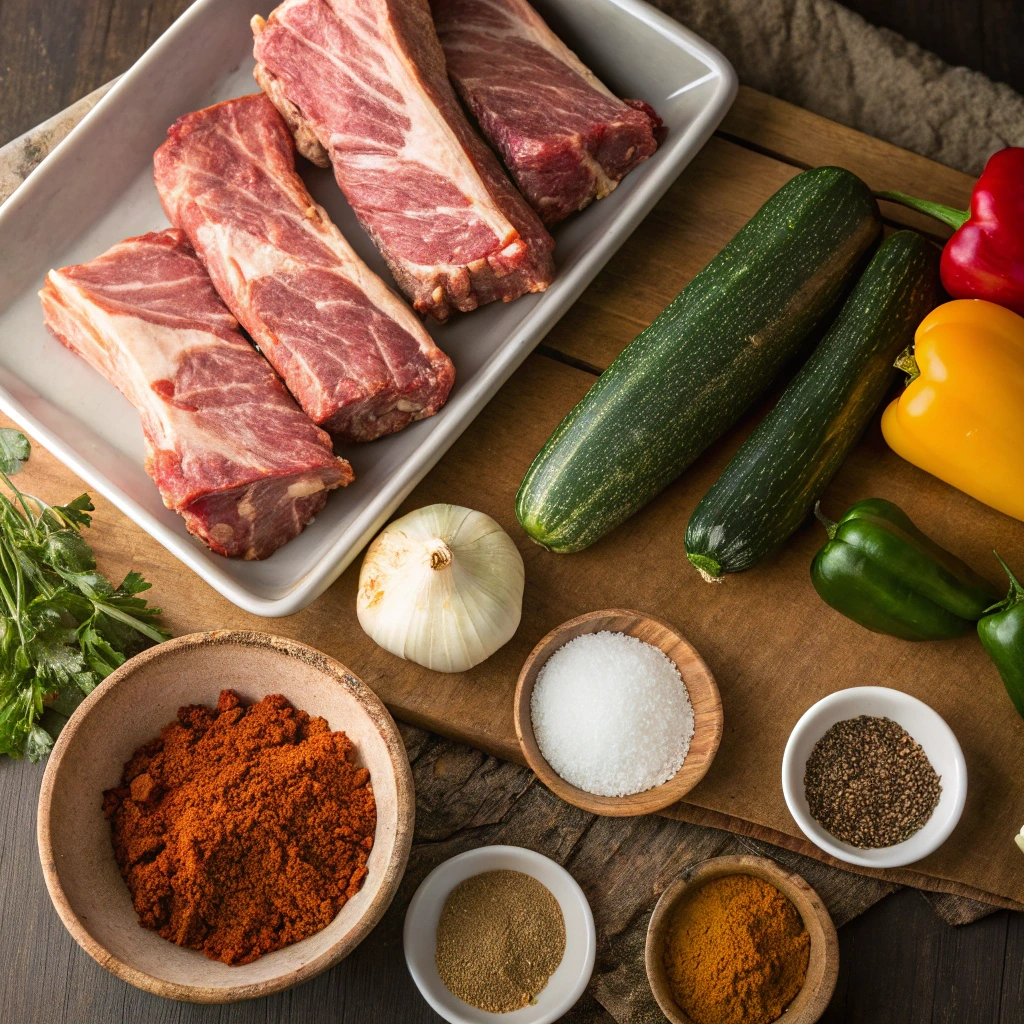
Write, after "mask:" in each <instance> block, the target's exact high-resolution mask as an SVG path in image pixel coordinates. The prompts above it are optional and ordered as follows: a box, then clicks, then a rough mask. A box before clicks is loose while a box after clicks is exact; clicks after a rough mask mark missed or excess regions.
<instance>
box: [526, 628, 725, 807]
mask: <svg viewBox="0 0 1024 1024" xmlns="http://www.w3.org/2000/svg"><path fill="white" fill-rule="evenodd" d="M602 633H603V634H605V637H607V634H625V636H621V635H620V636H618V637H616V638H615V640H614V642H613V643H610V644H608V643H606V642H605V638H603V637H600V636H594V637H592V638H590V639H588V640H587V641H586V642H585V643H583V644H577V645H573V644H572V643H571V642H572V641H575V640H576V639H577V638H579V637H587V636H590V635H591V634H602ZM633 639H635V640H636V641H637V644H635V645H634V644H633V643H631V642H626V641H627V640H633ZM639 641H643V643H639ZM559 651H562V657H560V658H558V659H557V661H556V660H555V656H556V653H557V652H559ZM567 658H568V661H567V660H566V659H567ZM549 662H551V666H550V667H551V671H550V672H549V673H548V674H547V675H546V676H545V679H546V682H545V683H544V684H543V686H542V685H541V675H542V673H543V672H544V669H545V668H546V667H547V666H548V664H549ZM573 663H575V664H576V670H575V672H574V673H570V674H568V675H567V674H566V673H565V671H564V670H565V669H566V667H567V666H571V665H572V664H573ZM673 670H674V671H673ZM626 675H631V676H632V681H631V683H630V685H624V684H623V678H624V676H626ZM538 686H539V687H540V688H541V694H540V695H539V696H538V699H537V703H536V710H537V714H536V717H537V725H538V728H537V729H536V730H535V728H534V713H533V707H534V701H533V695H534V692H535V689H536V688H537V687H538ZM545 690H546V691H547V692H546V694H545ZM624 697H625V698H628V699H624ZM514 716H515V726H516V735H517V736H518V738H519V745H520V748H521V749H522V752H523V756H524V757H525V759H526V761H527V763H528V764H529V765H530V767H531V768H532V769H533V770H534V772H535V773H536V774H537V777H538V778H539V779H540V781H541V782H543V783H544V785H545V786H547V788H548V789H550V790H551V791H552V792H553V793H555V794H556V795H557V796H560V797H561V798H562V799H563V800H565V801H566V802H568V803H571V804H574V805H575V806H577V807H581V808H583V809H584V810H586V811H590V812H592V813H594V814H606V815H612V816H626V815H635V814H651V813H654V812H656V811H660V810H662V809H663V808H665V807H668V806H669V805H671V804H673V803H675V802H676V801H678V800H680V799H682V797H684V796H685V795H686V794H687V793H688V792H689V791H690V790H691V789H692V788H693V787H694V786H695V785H696V784H697V783H698V782H699V781H700V780H701V779H702V778H703V777H704V775H705V773H706V772H707V770H708V768H709V767H710V766H711V762H712V760H713V759H714V756H715V753H716V752H717V750H718V744H719V742H720V740H721V737H722V702H721V698H720V697H719V694H718V687H717V686H716V684H715V679H714V676H713V675H712V674H711V672H710V670H709V669H708V667H707V665H705V664H704V661H703V660H702V659H701V657H700V655H699V654H698V653H697V651H696V650H695V649H694V648H693V646H692V645H691V644H690V643H688V642H687V641H686V640H685V639H684V638H683V636H681V635H680V633H679V632H678V631H677V630H676V629H675V628H673V627H672V626H671V625H669V624H668V623H666V622H662V621H661V620H659V619H655V618H653V617H651V616H649V615H644V614H642V613H641V612H636V611H630V610H628V609H620V608H612V609H604V610H602V611H595V612H589V613H587V614H586V615H581V616H579V617H578V618H576V619H571V620H570V621H568V622H565V623H563V624H562V625H561V626H558V627H557V628H556V629H553V630H552V631H551V632H550V633H548V635H547V636H545V637H544V638H543V639H542V640H541V641H540V643H538V644H537V646H536V647H535V648H534V649H533V651H532V652H531V654H530V656H529V657H528V658H527V659H526V662H525V664H524V665H523V668H522V670H521V671H520V673H519V681H518V683H517V685H516V694H515V704H514ZM538 734H539V735H538ZM542 742H543V744H544V747H545V748H546V750H547V752H548V753H549V754H550V757H551V759H552V760H551V761H549V760H548V757H547V756H545V752H544V751H542V747H541V743H542ZM680 758H681V759H682V764H681V766H680V767H678V770H674V769H675V767H676V765H677V764H678V763H679V759H680ZM552 762H554V764H557V765H558V766H559V768H560V769H561V771H563V772H564V773H565V775H566V776H570V777H572V778H573V779H575V780H578V781H579V782H582V783H584V785H586V786H591V787H593V788H594V789H603V790H605V791H606V792H611V793H622V794H626V795H603V794H600V793H594V792H590V791H588V790H587V789H585V788H583V786H581V785H578V784H576V783H575V782H573V781H568V780H567V778H563V776H562V775H560V774H559V771H558V770H556V767H554V765H553V763H552ZM636 762H639V764H638V763H636ZM673 770H674V773H673ZM666 777H667V778H666Z"/></svg>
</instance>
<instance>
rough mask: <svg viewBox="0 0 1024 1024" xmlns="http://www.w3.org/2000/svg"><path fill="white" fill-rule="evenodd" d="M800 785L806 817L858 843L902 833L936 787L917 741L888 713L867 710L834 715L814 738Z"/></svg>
mask: <svg viewBox="0 0 1024 1024" xmlns="http://www.w3.org/2000/svg"><path fill="white" fill-rule="evenodd" d="M804 789H805V792H806V794H807V803H808V806H809V809H810V812H811V817H813V818H814V820H815V821H816V822H818V824H819V825H821V826H822V828H825V829H827V830H828V831H829V832H830V833H831V834H832V835H834V836H835V837H836V839H839V840H841V841H842V842H844V843H849V844H850V845H851V846H857V847H860V848H861V849H865V850H872V849H878V848H880V847H884V846H895V845H896V844H897V843H902V842H904V841H905V840H907V839H909V838H910V837H911V836H912V835H913V834H914V833H915V832H917V831H918V830H919V829H920V828H921V827H922V826H923V825H924V824H925V822H927V821H928V819H929V818H930V817H931V816H932V812H933V811H934V810H935V806H936V804H938V802H939V796H940V795H941V793H942V785H941V783H940V781H939V776H938V775H937V774H936V773H935V769H934V768H933V767H932V765H931V762H930V761H929V760H928V755H927V754H925V752H924V750H923V749H922V747H921V745H920V744H919V743H918V742H916V741H915V740H914V738H913V737H912V736H911V735H910V734H909V733H908V732H907V731H906V730H905V729H904V728H903V727H902V726H900V725H898V724H897V723H896V722H894V721H892V720H891V719H889V718H873V717H870V716H868V715H860V716H859V717H857V718H848V719H846V720H845V721H842V722H836V724H835V725H833V726H832V728H831V729H829V730H828V732H826V733H825V735H824V736H822V737H821V739H820V740H818V742H817V743H815V745H814V749H813V750H812V751H811V756H810V757H809V758H808V759H807V765H806V767H805V768H804Z"/></svg>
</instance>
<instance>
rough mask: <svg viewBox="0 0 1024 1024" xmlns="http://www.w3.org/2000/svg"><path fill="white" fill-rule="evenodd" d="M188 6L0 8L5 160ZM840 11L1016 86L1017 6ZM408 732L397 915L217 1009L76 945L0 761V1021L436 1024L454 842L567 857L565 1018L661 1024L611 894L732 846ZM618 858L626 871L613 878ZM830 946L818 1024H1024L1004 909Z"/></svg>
mask: <svg viewBox="0 0 1024 1024" xmlns="http://www.w3.org/2000/svg"><path fill="white" fill-rule="evenodd" d="M185 6H187V2H186V0H152V2H145V0H0V40H2V43H3V51H4V52H3V59H2V61H0V90H2V94H3V96H4V99H5V103H4V104H3V105H2V107H0V144H2V143H3V142H6V141H7V140H9V139H10V138H13V137H14V136H16V135H18V134H20V133H21V132H22V131H24V130H27V129H28V128H29V127H31V126H32V125H34V124H36V123H38V122H39V121H41V120H43V119H45V118H46V117H48V116H50V115H52V114H54V113H56V112H57V111H58V110H60V109H62V108H63V107H64V106H66V105H67V104H68V103H69V102H71V101H72V100H74V99H76V98H77V97H79V96H81V95H83V94H85V93H86V92H88V91H90V90H91V89H92V88H94V87H95V86H97V85H99V84H101V83H102V82H103V81H106V80H107V79H109V78H110V77H112V76H114V75H116V74H118V73H120V72H121V71H123V70H124V69H125V68H127V67H128V66H129V65H130V63H131V62H132V61H133V60H134V59H135V58H136V57H137V56H138V54H139V53H141V52H142V50H144V49H145V47H146V46H148V45H149V44H150V43H151V42H152V41H153V40H154V39H155V38H156V36H157V35H159V34H160V32H161V31H162V30H163V29H164V28H165V27H166V25H167V24H168V23H169V22H170V20H172V19H173V17H175V16H176V15H177V14H178V13H180V11H181V10H182V9H184V7H185ZM848 6H851V7H854V8H855V9H859V10H861V11H862V13H864V14H866V15H867V16H868V17H869V18H872V20H876V21H878V22H879V23H883V24H888V25H890V26H891V27H897V28H900V29H901V30H902V31H904V32H905V33H907V34H908V35H911V36H913V35H914V31H915V26H918V27H919V31H920V34H918V35H917V38H918V39H919V40H920V41H921V42H922V43H924V44H925V45H928V46H930V47H931V48H932V49H935V50H936V51H937V52H939V53H941V54H943V55H944V56H946V57H947V58H949V59H952V60H954V61H963V62H968V63H973V64H974V66H976V67H978V68H979V69H981V70H985V71H986V72H988V73H989V74H991V75H992V76H993V77H996V78H1003V79H1011V78H1012V75H1013V73H1015V72H1016V73H1018V74H1019V73H1021V71H1022V65H1021V61H1020V59H1019V54H1020V52H1021V50H1022V46H1024V42H1022V40H1021V38H1020V16H1019V11H1020V4H1019V3H1018V0H984V2H982V0H973V2H968V0H941V2H940V0H928V2H925V0H916V2H915V0H887V2H886V3H885V4H879V3H875V2H874V0H854V2H851V3H849V4H848ZM1007 12H1008V13H1007ZM900 19H903V20H902V21H901V20H900ZM986 26H987V27H986ZM929 33H931V34H929ZM1015 33H1016V35H1015ZM958 48H959V49H958ZM1000 54H1004V55H1005V57H1001V56H1000ZM1000 61H1003V63H1002V64H1000V63H999V62H1000ZM1002 68H1006V69H1007V70H1006V71H1003V70H1001V69H1002ZM1018 87H1020V83H1018ZM407 736H409V737H410V742H411V746H412V749H411V753H412V756H413V760H414V765H415V767H416V773H417V790H418V794H419V810H420V825H419V827H418V830H417V847H416V851H415V853H414V856H413V860H412V862H411V864H410V871H409V875H408V878H407V879H406V882H405V884H404V886H403V891H402V893H401V894H400V896H399V898H398V899H397V900H396V904H395V906H394V908H393V909H392V911H391V912H389V914H388V915H387V917H386V918H385V921H384V922H383V923H382V925H381V926H380V927H378V929H376V931H375V932H374V933H373V935H372V936H371V937H370V939H369V940H368V941H367V942H366V943H364V944H363V946H362V947H361V948H360V949H359V950H358V951H357V953H356V954H355V955H354V956H353V957H351V958H350V959H349V960H347V961H346V962H345V963H343V964H341V965H339V967H337V968H335V969H334V970H332V971H330V972H328V974H326V975H324V976H323V977H321V978H320V979H317V980H316V981H314V982H312V983H310V984H308V985H305V986H303V987H301V988H299V989H295V990H292V991H291V992H288V993H284V994H283V995H281V996H277V997H273V998H271V999H268V1000H261V1001H259V1002H256V1003H250V1004H242V1005H236V1006H234V1007H225V1008H216V1007H193V1006H188V1005H185V1004H176V1003H170V1002H167V1001H164V1000H160V999H157V998H155V997H150V996H147V995H145V994H143V993H140V992H137V991H135V990H134V989H131V988H130V987H128V986H126V985H124V984H122V983H121V982H119V981H117V980H116V979H114V978H113V977H111V976H109V975H108V974H106V972H104V971H103V970H102V969H101V968H99V967H98V966H97V965H95V964H94V963H93V962H92V961H91V960H89V959H88V957H86V956H85V955H84V954H82V953H81V952H80V951H79V950H78V949H77V947H75V946H74V944H73V942H72V941H71V939H70V938H69V937H68V936H67V934H66V933H65V932H64V930H63V928H62V927H61V925H60V923H59V921H58V919H57V917H56V915H55V914H54V912H53V911H52V908H51V907H50V904H49V900H48V898H47V897H46V893H45V889H44V886H43V882H42V875H41V872H40V869H39V865H38V861H37V858H36V853H35V837H34V829H33V827H32V823H33V808H34V804H35V794H36V792H37V790H38V784H39V779H40V777H41V767H40V766H32V765H28V764H24V763H11V762H8V763H6V764H2V765H0V816H2V818H3V827H2V831H0V893H2V896H0V1007H2V1009H0V1020H2V1021H4V1022H5V1024H8V1022H9V1024H23V1022H24V1024H28V1022H30V1021H32V1022H36V1021H38V1022H41V1024H51V1022H58V1021H60V1022H63V1021H67V1022H69V1024H70V1022H74V1024H80V1022H81V1024H92V1022H97V1024H99V1022H107V1021H133V1022H134V1021H154V1022H156V1021H160V1022H164V1021H167V1022H170V1021H190V1022H191V1021H196V1022H199V1021H238V1022H243V1021H244V1022H256V1021H267V1022H270V1021H275V1022H277V1021H280V1022H285V1021H300V1020H301V1021H310V1022H313V1021H318V1020H323V1021H353V1022H355V1021H366V1022H378V1021H380V1022H385V1021H403V1022H405V1021H408V1022H419V1021H435V1020H439V1019H440V1018H438V1017H436V1015H434V1014H433V1013H432V1012H431V1011H430V1010H429V1009H428V1008H427V1006H426V1004H425V1003H424V1002H423V1001H422V1000H421V999H420V998H419V996H418V994H417V993H416V991H415V988H414V986H413V984H412V982H411V980H410V979H409V977H408V975H407V972H406V970H405V966H404V962H403V957H402V953H401V920H402V915H403V913H404V907H405V905H406V904H407V902H408V898H409V896H410V895H411V893H412V891H413V889H414V888H415V885H416V884H418V881H419V880H420V879H422V877H423V876H424V875H425V874H426V872H427V871H428V870H429V869H430V867H432V866H433V865H434V864H436V863H438V862H440V860H442V859H444V858H445V857H447V856H450V855H451V854H452V853H455V852H458V851H459V850H460V849H464V848H466V846H467V844H468V845H477V844H479V843H483V842H500V841H507V842H521V843H522V844H523V845H530V846H534V847H535V848H539V849H542V850H544V852H548V853H549V854H551V855H555V856H556V857H557V859H559V860H562V861H569V862H570V866H571V867H572V869H573V870H574V873H575V874H577V876H578V877H580V878H581V879H587V880H588V881H586V882H585V883H584V884H585V887H587V888H588V895H589V896H590V897H591V899H592V901H593V902H594V903H595V906H598V907H606V908H608V911H607V912H606V916H608V917H610V918H611V919H610V920H603V921H602V922H601V928H602V935H603V939H602V955H601V958H600V961H599V963H598V970H597V974H598V976H597V983H596V987H595V988H596V992H597V993H598V996H599V998H598V996H595V994H594V993H593V992H592V993H588V995H587V996H586V997H585V998H584V1000H582V1001H581V1003H580V1004H579V1005H578V1006H577V1008H576V1009H575V1010H574V1011H573V1013H572V1014H571V1015H570V1018H569V1019H570V1020H572V1021H576V1022H583V1021H587V1022H594V1024H597V1022H601V1024H606V1022H607V1024H610V1022H611V1021H612V1020H613V1019H618V1020H622V1021H625V1020H627V1019H628V1020H633V1019H635V1020H655V1019H657V1017H655V1016H652V1015H651V1013H650V1007H649V1005H646V1004H644V1003H643V999H642V993H641V998H640V1004H637V1005H633V1004H632V1003H631V1002H630V999H631V995H630V993H635V992H636V991H637V990H638V987H637V986H636V985H635V984H632V982H633V981H635V979H631V978H627V977H625V976H624V974H623V972H622V971H621V970H620V969H619V966H618V965H619V964H620V963H624V962H629V961H632V960H635V957H634V956H633V955H632V954H633V953H635V952H638V950H637V949H634V947H635V946H636V944H637V942H638V941H639V937H640V936H641V935H642V932H643V924H644V921H645V920H646V911H645V910H644V909H643V908H644V907H645V906H646V908H647V911H649V905H648V904H649V903H650V898H651V897H653V895H654V893H655V892H656V891H657V888H658V886H659V885H662V884H664V882H665V881H667V879H666V878H657V877H649V878H648V877H643V878H642V883H643V885H644V887H645V893H644V898H642V899H630V900H625V899H619V900H618V901H616V900H615V899H613V898H612V896H613V893H614V891H615V890H617V889H622V888H628V887H629V886H631V885H635V884H637V883H636V881H635V878H634V876H643V872H642V871H637V870H636V865H637V864H638V863H641V862H642V853H643V852H645V851H648V850H649V849H651V848H652V846H654V845H657V844H661V846H662V847H663V848H669V847H670V848H672V849H676V848H678V849H679V851H680V854H679V858H678V860H677V862H676V863H675V864H674V865H672V871H673V872H674V871H675V870H678V869H679V868H680V867H682V866H684V865H685V864H686V863H689V862H691V861H693V860H694V859H699V858H701V857H706V856H709V855H713V854H714V853H717V852H734V847H735V846H736V844H741V845H743V844H742V843H741V841H740V840H736V839H734V838H732V837H730V836H728V835H726V834H724V833H713V832H711V831H710V830H707V829H699V830H698V829H696V828H695V827H694V826H687V825H684V824H682V823H679V822H658V821H657V820H652V821H651V822H650V823H647V824H635V825H629V824H626V823H614V824H613V823H609V822H606V821H602V820H596V821H595V820H594V819H592V818H591V817H590V816H589V815H581V816H580V820H576V814H575V812H574V811H573V810H572V809H571V808H570V809H566V808H565V805H559V804H557V802H553V799H552V798H551V797H550V796H549V795H548V794H546V791H544V790H543V789H542V788H541V787H539V786H537V785H536V784H533V783H531V782H530V778H529V775H528V773H524V772H523V769H521V768H517V767H516V766H513V765H505V764H502V763H500V762H496V761H494V760H493V759H490V758H484V757H483V756H482V755H479V754H476V753H475V752H473V751H469V750H468V749H467V748H461V747H459V746H458V745H457V744H440V743H436V741H433V740H432V739H431V738H430V737H428V736H427V735H426V734H422V733H415V732H409V733H407ZM513 811H514V812H515V813H513ZM630 846H633V847H634V850H633V852H634V854H635V856H634V857H633V858H632V859H630V860H629V864H630V870H629V871H628V872H624V871H623V863H624V861H625V860H626V858H625V857H624V854H625V853H626V852H627V851H628V849H629V847H630ZM798 869H799V870H802V871H805V872H806V873H807V875H808V877H809V879H810V880H811V881H812V884H815V885H817V886H819V888H820V889H821V890H822V894H823V896H825V898H826V902H828V903H829V906H830V909H832V911H833V914H834V915H835V916H836V917H837V920H838V921H842V920H844V919H845V918H846V917H849V916H850V915H851V914H852V913H856V912H857V910H858V909H859V908H860V906H864V905H868V904H869V903H871V902H872V901H873V899H877V894H869V893H868V892H867V891H866V890H864V889H863V888H858V886H863V885H866V884H868V883H867V882H866V880H860V881H859V882H855V881H850V882H845V881H844V882H843V883H842V884H839V883H836V882H835V880H834V879H835V876H840V877H841V878H842V879H843V880H846V879H853V878H854V876H848V875H840V873H836V872H833V873H831V875H829V874H826V873H825V872H826V871H827V869H824V868H821V866H820V865H814V864H813V863H811V862H803V863H801V864H800V866H799V868H798ZM664 870H665V868H664V864H662V868H661V871H662V872H664ZM818 871H821V872H822V873H821V874H820V876H818V877H816V876H815V874H814V873H815V872H818ZM872 884H875V883H872ZM829 886H832V887H833V888H832V890H831V891H829V890H828V888H827V887H829ZM844 886H849V888H844ZM606 890H607V891H606ZM616 906H618V907H620V908H621V907H627V906H633V907H635V908H637V909H635V910H634V912H633V914H632V917H631V918H630V919H629V920H616V919H615V915H614V914H612V913H610V911H611V909H612V908H614V907H616ZM840 945H841V951H842V968H841V974H840V981H839V986H838V988H837V992H836V996H835V998H834V1000H833V1003H832V1005H831V1006H830V1008H829V1010H828V1012H827V1014H826V1016H825V1017H824V1018H823V1019H824V1020H825V1021H829V1022H838V1021H850V1022H854V1021H856V1022H860V1021H865V1022H867V1021H871V1022H873V1024H887V1022H894V1024H895V1022H901V1024H903V1022H906V1024H918V1022H921V1024H923V1022H950V1024H952V1022H956V1024H973V1022H978V1024H990V1022H999V1024H1011V1022H1016V1021H1024V915H1017V914H1010V913H1008V912H1005V911H1000V912H998V913H996V914H993V915H991V916H989V917H987V918H984V919H983V920H981V921H979V922H977V923H975V924H973V925H969V926H964V927H961V928H951V927H949V926H948V925H947V924H945V923H944V922H943V921H942V920H941V919H940V918H939V917H938V916H936V915H935V913H934V912H933V910H932V908H931V907H930V906H929V905H928V904H927V903H926V902H925V900H924V898H923V897H922V896H921V895H920V894H918V893H916V892H913V891H910V890H903V891H901V892H898V893H896V894H895V895H893V896H890V897H888V898H886V899H884V900H882V901H881V902H879V903H877V904H876V905H875V906H874V907H872V908H871V909H870V910H868V911H867V913H865V914H863V915H861V916H859V917H856V918H855V919H854V920H853V921H851V922H850V923H848V924H846V925H844V926H843V927H841V928H840ZM641 1004H643V1005H641ZM613 1012H614V1017H613V1016H612V1014H613Z"/></svg>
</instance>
